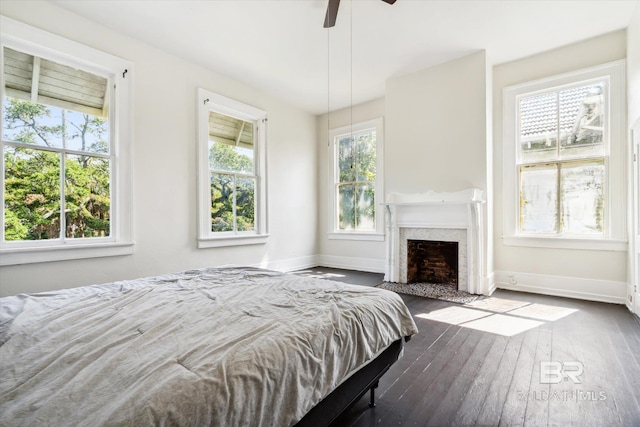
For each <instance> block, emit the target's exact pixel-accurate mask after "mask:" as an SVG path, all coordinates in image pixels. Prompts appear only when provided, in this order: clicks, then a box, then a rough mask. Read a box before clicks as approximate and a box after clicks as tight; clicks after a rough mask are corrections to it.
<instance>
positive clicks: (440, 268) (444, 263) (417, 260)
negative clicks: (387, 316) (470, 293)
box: [407, 240, 458, 289]
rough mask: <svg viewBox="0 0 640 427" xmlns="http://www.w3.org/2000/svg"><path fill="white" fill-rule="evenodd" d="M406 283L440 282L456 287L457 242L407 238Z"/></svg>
mask: <svg viewBox="0 0 640 427" xmlns="http://www.w3.org/2000/svg"><path fill="white" fill-rule="evenodd" d="M407 283H441V284H444V285H451V286H453V287H455V288H456V289H458V242H439V241H434V240H407Z"/></svg>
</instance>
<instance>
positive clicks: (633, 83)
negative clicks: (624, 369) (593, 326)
mask: <svg viewBox="0 0 640 427" xmlns="http://www.w3.org/2000/svg"><path fill="white" fill-rule="evenodd" d="M627 93H628V97H627V113H628V114H627V124H628V125H629V128H631V127H633V126H637V125H638V123H640V2H638V4H637V5H636V8H635V10H634V13H633V16H632V17H631V22H630V24H629V27H628V28H627ZM629 152H630V153H632V152H633V141H632V140H631V139H630V140H629ZM629 157H630V158H629V163H628V168H629V182H634V181H635V185H636V186H637V185H640V183H639V182H638V178H637V177H634V174H633V161H632V159H631V156H629ZM633 192H634V189H633V186H632V185H630V186H629V200H630V201H631V202H632V203H633V202H634V200H633V197H634V196H633ZM635 203H636V206H637V203H638V201H637V200H636V201H635ZM628 218H629V219H628V222H627V223H628V224H629V225H630V226H629V257H628V260H629V261H628V268H627V270H628V273H627V277H628V288H627V304H628V305H629V306H630V307H631V306H632V304H631V303H632V301H635V304H634V306H633V307H632V310H634V311H635V313H636V314H638V315H640V289H637V287H638V278H637V277H634V269H635V268H636V265H635V264H634V263H640V256H638V249H639V248H638V242H637V241H636V235H638V234H640V233H638V230H633V227H632V225H633V224H634V219H635V218H634V212H633V210H632V209H629V216H628ZM634 286H635V287H636V290H635V295H633V294H634Z"/></svg>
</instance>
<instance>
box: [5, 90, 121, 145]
mask: <svg viewBox="0 0 640 427" xmlns="http://www.w3.org/2000/svg"><path fill="white" fill-rule="evenodd" d="M4 117H5V120H4V129H3V135H4V139H5V140H8V141H16V142H23V143H25V144H34V145H41V146H46V147H53V148H68V149H71V150H78V151H87V152H91V153H104V154H108V153H109V142H108V141H109V125H108V122H107V120H106V119H104V118H100V117H96V116H93V115H91V114H87V113H80V112H77V111H70V110H65V109H62V108H58V107H51V106H47V105H43V104H38V103H36V102H31V101H23V100H20V99H17V98H10V97H6V98H5V100H4Z"/></svg>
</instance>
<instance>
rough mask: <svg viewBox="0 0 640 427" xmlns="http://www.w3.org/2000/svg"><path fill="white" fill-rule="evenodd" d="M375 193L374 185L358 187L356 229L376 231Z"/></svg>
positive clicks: (359, 185)
mask: <svg viewBox="0 0 640 427" xmlns="http://www.w3.org/2000/svg"><path fill="white" fill-rule="evenodd" d="M374 195H375V191H374V186H373V184H358V185H357V186H356V201H357V205H356V221H355V223H356V229H358V230H375V228H376V224H375V209H376V208H375V206H376V204H375V196H374Z"/></svg>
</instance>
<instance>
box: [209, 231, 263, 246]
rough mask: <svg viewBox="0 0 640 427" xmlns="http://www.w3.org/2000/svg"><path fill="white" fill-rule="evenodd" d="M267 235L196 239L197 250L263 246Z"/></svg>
mask: <svg viewBox="0 0 640 427" xmlns="http://www.w3.org/2000/svg"><path fill="white" fill-rule="evenodd" d="M268 238H269V235H268V234H260V235H256V234H252V235H249V236H225V237H209V238H200V239H198V248H199V249H205V248H222V247H225V246H242V245H263V244H265V243H267V240H268Z"/></svg>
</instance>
